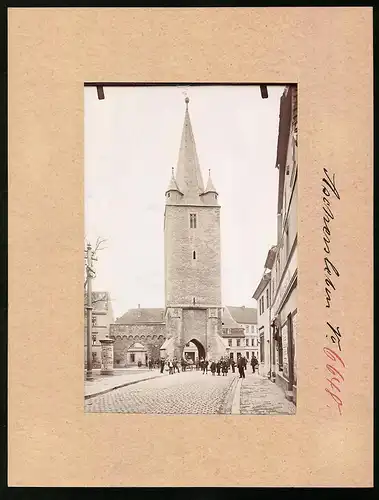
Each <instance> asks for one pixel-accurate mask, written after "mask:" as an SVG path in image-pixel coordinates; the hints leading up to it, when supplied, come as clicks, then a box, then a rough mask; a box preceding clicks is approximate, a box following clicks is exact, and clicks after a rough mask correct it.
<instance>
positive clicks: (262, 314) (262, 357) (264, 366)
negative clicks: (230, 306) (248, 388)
mask: <svg viewBox="0 0 379 500" xmlns="http://www.w3.org/2000/svg"><path fill="white" fill-rule="evenodd" d="M275 251H276V247H275V246H274V247H272V248H271V249H270V250H269V252H268V255H267V258H266V262H265V265H264V273H263V276H262V279H261V281H260V282H259V284H258V286H257V288H256V290H255V292H254V294H253V299H255V300H256V301H257V306H258V307H257V311H258V335H259V356H258V361H259V366H260V373H261V375H265V376H267V377H269V378H271V373H272V356H273V353H272V352H271V351H272V338H271V269H272V266H273V262H274V259H275Z"/></svg>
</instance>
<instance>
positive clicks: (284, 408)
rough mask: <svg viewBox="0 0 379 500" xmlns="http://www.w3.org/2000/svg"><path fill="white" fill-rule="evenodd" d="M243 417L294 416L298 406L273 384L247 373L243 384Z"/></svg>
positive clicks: (241, 408) (241, 403)
mask: <svg viewBox="0 0 379 500" xmlns="http://www.w3.org/2000/svg"><path fill="white" fill-rule="evenodd" d="M240 413H241V415H294V414H295V413H296V406H295V405H294V404H293V403H291V402H290V401H288V400H287V399H286V398H285V397H284V393H283V391H282V390H281V389H280V388H279V387H278V386H277V385H276V384H274V383H273V382H271V381H270V380H268V379H267V378H264V377H262V376H260V375H257V374H254V375H253V374H252V373H247V374H246V378H245V379H244V380H243V381H242V384H241V399H240Z"/></svg>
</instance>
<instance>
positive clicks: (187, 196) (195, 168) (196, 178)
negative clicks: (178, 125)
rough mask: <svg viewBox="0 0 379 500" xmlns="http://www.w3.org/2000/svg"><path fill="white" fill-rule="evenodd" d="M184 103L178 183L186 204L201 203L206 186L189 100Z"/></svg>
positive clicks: (177, 172) (177, 171)
mask: <svg viewBox="0 0 379 500" xmlns="http://www.w3.org/2000/svg"><path fill="white" fill-rule="evenodd" d="M184 102H185V104H186V110H185V114H184V124H183V131H182V139H181V144H180V150H179V157H178V165H177V170H176V182H177V184H178V186H179V189H180V191H181V192H182V193H183V195H184V197H183V202H184V203H199V196H200V194H201V193H202V192H203V191H204V184H203V178H202V175H201V171H200V166H199V159H198V157H197V151H196V145H195V138H194V135H193V131H192V125H191V120H190V116H189V111H188V103H189V98H188V97H186V98H185V101H184Z"/></svg>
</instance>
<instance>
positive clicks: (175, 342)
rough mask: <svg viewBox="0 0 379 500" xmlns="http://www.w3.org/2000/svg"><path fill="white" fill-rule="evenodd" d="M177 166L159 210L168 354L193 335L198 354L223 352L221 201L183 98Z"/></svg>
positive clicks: (178, 351) (211, 355)
mask: <svg viewBox="0 0 379 500" xmlns="http://www.w3.org/2000/svg"><path fill="white" fill-rule="evenodd" d="M185 103H186V109H185V116H184V125H183V132H182V138H181V144H180V149H179V157H178V163H177V168H176V172H174V169H172V176H171V181H170V183H169V186H168V188H167V191H166V193H165V196H166V205H165V214H164V244H165V252H164V253H165V297H166V304H165V306H166V342H165V344H164V348H165V350H166V353H167V355H168V356H176V357H177V358H178V359H181V357H182V356H183V350H184V347H185V345H186V343H188V342H190V341H192V342H194V343H195V344H196V346H197V347H198V350H199V356H200V357H207V358H208V359H211V358H215V357H220V356H222V355H225V354H226V345H225V342H224V340H223V339H222V337H221V332H222V325H221V313H222V305H221V251H220V205H219V203H218V200H217V198H218V193H217V191H216V189H215V188H214V186H213V183H212V180H211V176H210V171H209V178H208V183H207V186H206V188H205V189H204V184H203V178H202V175H201V171H200V166H199V160H198V156H197V152H196V145H195V139H194V135H193V132H192V126H191V120H190V115H189V111H188V103H189V99H188V98H186V100H185Z"/></svg>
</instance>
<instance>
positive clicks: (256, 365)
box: [251, 353, 258, 373]
mask: <svg viewBox="0 0 379 500" xmlns="http://www.w3.org/2000/svg"><path fill="white" fill-rule="evenodd" d="M251 367H252V369H253V373H255V368H258V360H257V358H256V357H255V354H254V353H253V355H252V358H251Z"/></svg>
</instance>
